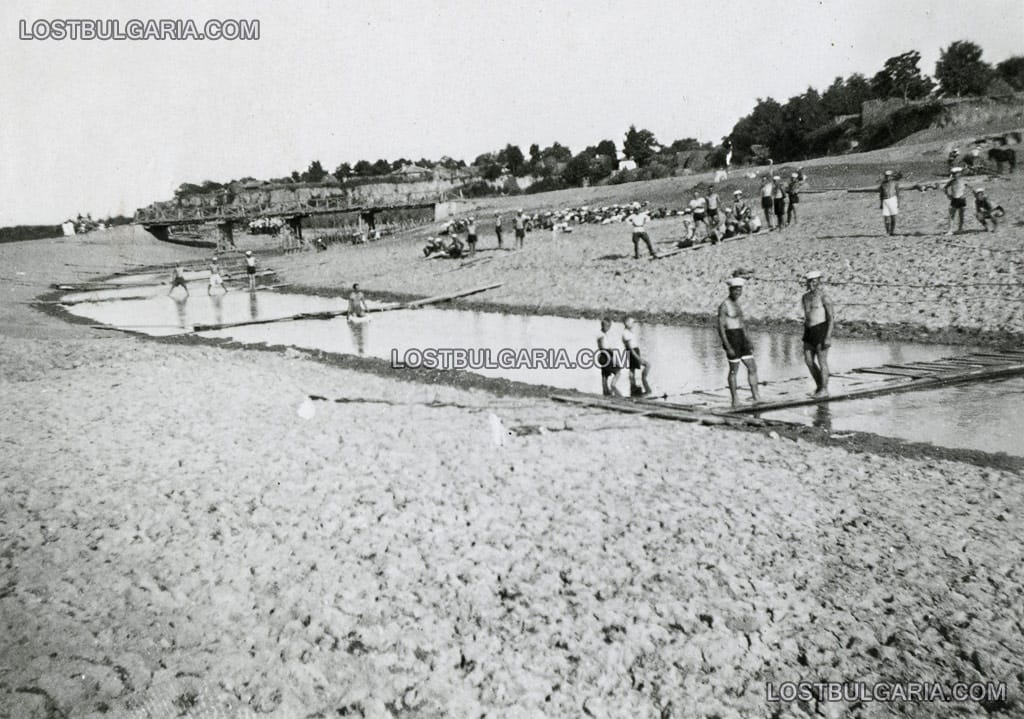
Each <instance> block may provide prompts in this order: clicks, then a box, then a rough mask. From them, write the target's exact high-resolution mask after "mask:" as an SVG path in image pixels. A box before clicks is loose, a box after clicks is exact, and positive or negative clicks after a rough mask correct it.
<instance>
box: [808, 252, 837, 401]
mask: <svg viewBox="0 0 1024 719" xmlns="http://www.w3.org/2000/svg"><path fill="white" fill-rule="evenodd" d="M804 279H806V280H807V292H805V293H804V296H803V298H801V302H802V303H803V306H804V362H806V363H807V369H809V370H810V371H811V377H812V378H813V379H814V384H815V390H814V395H813V396H814V397H828V377H829V370H828V348H829V345H831V344H832V326H833V324H834V323H835V315H834V314H833V312H832V303H831V302H830V301H829V299H828V297H826V296H825V292H824V291H823V290H822V289H821V273H820V272H818V271H817V270H814V271H811V272H808V273H807V274H806V275H804Z"/></svg>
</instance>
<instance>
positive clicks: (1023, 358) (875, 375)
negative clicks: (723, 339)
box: [674, 350, 1024, 415]
mask: <svg viewBox="0 0 1024 719" xmlns="http://www.w3.org/2000/svg"><path fill="white" fill-rule="evenodd" d="M1021 375H1024V350H1000V351H986V352H976V353H973V354H968V355H962V356H959V357H947V358H943V359H938V360H929V361H919V362H906V363H900V364H896V363H893V364H884V365H881V366H879V367H860V368H857V369H855V370H853V371H852V372H850V373H847V374H833V375H832V378H831V380H830V389H831V394H830V395H829V396H828V397H813V396H811V393H810V390H811V387H812V383H811V379H810V377H796V378H792V379H787V380H781V381H776V382H765V383H763V384H762V385H761V388H760V389H761V398H762V401H761V402H759V403H757V404H754V403H745V404H743V405H741V406H739V407H735V408H734V407H732V406H731V402H730V397H729V391H728V388H724V387H723V388H719V389H716V390H713V391H710V392H709V391H700V392H689V393H686V394H684V395H682V396H680V397H675V398H674V399H675V400H676V404H678V405H681V406H685V407H688V408H691V409H693V410H702V411H705V412H712V413H717V414H730V415H742V414H750V413H759V412H767V411H771V410H776V409H786V408H790V407H801V406H806V405H812V404H821V403H823V402H838V401H841V400H845V399H858V398H864V397H879V396H883V395H888V394H895V393H897V392H913V391H917V390H924V389H935V388H938V387H947V386H950V385H954V384H966V383H970V382H983V381H986V380H992V379H1001V378H1006V377H1015V376H1021ZM741 391H742V394H744V395H746V396H748V397H749V395H748V394H747V390H746V388H745V387H744V388H743V389H742V390H741Z"/></svg>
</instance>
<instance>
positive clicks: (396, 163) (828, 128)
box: [175, 40, 1024, 197]
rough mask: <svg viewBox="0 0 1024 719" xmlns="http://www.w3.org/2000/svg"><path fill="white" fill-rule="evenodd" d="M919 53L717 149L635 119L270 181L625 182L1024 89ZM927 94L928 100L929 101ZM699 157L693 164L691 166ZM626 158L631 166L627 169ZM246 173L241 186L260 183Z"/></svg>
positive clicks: (769, 106) (860, 140) (759, 105)
mask: <svg viewBox="0 0 1024 719" xmlns="http://www.w3.org/2000/svg"><path fill="white" fill-rule="evenodd" d="M920 61H921V54H920V53H919V52H917V51H916V50H909V51H907V52H904V53H901V54H899V55H895V56H893V57H890V58H889V59H888V60H886V61H885V63H884V64H883V66H882V68H881V69H880V70H879V71H878V72H876V73H875V74H874V75H872V76H871V77H867V76H865V75H862V74H860V73H854V74H852V75H850V76H849V77H845V78H844V77H837V78H835V80H834V81H833V82H832V84H831V85H829V86H828V87H827V88H826V89H825V90H824V91H822V92H819V91H818V90H817V89H815V88H813V87H808V88H807V90H806V91H805V92H803V93H801V94H799V95H795V96H793V97H791V98H789V99H788V100H787V101H786V102H785V103H780V102H778V101H777V100H775V99H773V98H771V97H766V98H763V99H762V98H758V99H757V102H756V104H755V105H754V108H753V109H752V110H751V112H750V113H749V114H748V115H746V116H744V117H742V118H740V120H738V121H737V122H736V124H735V125H734V126H733V128H732V130H731V132H730V133H729V135H728V136H727V137H725V138H723V143H722V144H720V145H717V146H714V145H712V144H711V143H709V142H700V141H698V140H696V139H694V138H683V139H680V140H675V141H673V142H671V143H668V144H662V143H661V142H659V141H658V139H657V138H656V137H655V135H654V133H653V132H651V131H650V130H647V129H643V128H640V129H638V128H637V127H636V126H635V125H631V126H630V127H629V129H628V130H627V131H626V133H625V136H624V138H623V140H622V141H621V147H622V151H621V153H620V152H619V151H618V150H617V146H616V143H615V142H614V141H613V140H610V139H605V140H601V141H600V142H598V143H597V144H596V145H590V146H588V147H586V148H584V149H583V150H581V151H580V152H578V153H575V154H573V153H572V151H571V150H570V149H569V148H568V147H566V146H565V145H562V144H560V143H558V142H554V143H552V144H551V145H549V146H548V147H545V148H541V147H540V146H539V145H538V144H532V145H530V147H529V150H528V152H527V153H525V154H524V153H523V151H522V149H520V147H519V146H518V145H513V144H507V145H505V147H504V148H501V149H499V150H495V151H493V152H486V153H483V154H481V155H479V156H477V157H476V159H474V160H473V162H472V163H470V165H469V166H468V167H467V165H466V163H465V162H464V161H462V160H455V159H452V158H451V157H442V158H441V159H440V160H437V161H431V160H428V159H427V158H421V159H419V160H417V161H415V162H413V161H412V160H409V159H406V158H399V159H397V160H393V161H389V160H386V159H383V158H382V159H378V160H376V161H374V162H370V161H369V160H359V161H358V162H356V163H354V164H350V163H348V162H343V163H341V164H340V165H338V167H337V168H335V170H334V171H333V172H328V171H327V170H326V169H325V168H324V167H323V165H322V164H321V162H320V161H319V160H314V161H313V162H311V163H310V165H309V167H307V168H306V170H305V171H301V172H300V171H298V170H295V171H293V172H292V173H291V174H290V175H288V176H285V177H280V178H274V179H272V180H269V182H271V183H275V184H278V183H322V182H325V181H328V182H334V181H337V182H341V183H345V182H351V181H353V180H356V179H366V178H376V177H384V176H387V175H391V174H393V173H395V172H397V171H399V170H401V169H402V168H404V167H406V166H407V165H415V166H417V167H420V168H423V169H424V170H437V169H438V168H440V169H446V170H462V169H471V170H472V171H473V174H475V175H476V176H477V177H478V180H477V181H476V182H474V183H471V184H470V185H469V186H468V187H467V188H465V191H466V192H467V193H468V194H470V195H471V196H473V195H487V194H494V193H496V192H505V193H515V192H518V191H519V186H520V183H518V182H514V181H510V180H512V179H515V178H520V179H521V178H526V177H529V179H530V183H522V184H528V188H527V190H526V191H527V192H545V191H548V190H557V189H562V188H566V187H580V186H583V185H588V184H598V183H621V182H632V181H635V180H651V179H658V178H662V177H671V176H673V175H678V174H682V173H684V172H687V171H688V170H691V169H692V170H700V169H704V168H705V167H723V166H724V165H725V162H726V155H727V152H728V150H727V145H726V143H729V144H728V147H729V148H731V149H732V150H733V153H734V156H733V159H734V161H735V162H736V163H737V164H739V163H746V162H759V163H760V162H764V161H766V160H768V159H769V158H771V159H773V160H774V161H776V162H789V161H795V160H802V159H806V158H809V157H817V156H822V155H830V154H839V153H843V152H848V151H850V150H852V149H854V148H859V149H861V150H868V149H875V148H877V147H883V146H885V145H888V144H891V143H893V142H896V141H898V140H900V139H902V138H903V137H906V136H908V135H910V134H912V133H914V132H917V131H918V130H921V129H924V128H926V127H928V126H929V125H930V124H931V123H932V122H933V121H934V120H935V119H936V117H937V116H938V114H939V113H941V112H942V105H941V104H940V100H942V99H945V98H950V97H970V96H981V95H989V96H999V95H1006V94H1009V93H1012V92H1018V91H1024V56H1015V57H1011V58H1009V59H1007V60H1004V61H1003V62H1000V63H998V64H997V65H995V66H992V65H990V64H989V63H986V62H985V61H984V60H983V59H982V49H981V47H980V46H978V45H977V44H975V43H973V42H971V41H969V40H958V41H956V42H954V43H952V44H951V45H950V46H949V47H947V48H944V49H943V50H941V52H940V56H939V60H938V62H937V63H936V65H935V72H934V77H930V76H928V75H926V74H924V73H923V72H922V71H921V68H920V66H919V65H920ZM890 99H898V100H902V101H925V102H917V103H914V104H909V105H907V106H906V107H903V108H900V109H898V110H896V111H895V112H893V113H891V114H890V115H889V116H887V117H886V119H885V120H884V121H883V122H880V123H875V124H872V123H865V122H864V121H863V119H862V116H861V107H862V105H863V104H864V103H865V102H869V101H871V100H890ZM929 100H930V102H929ZM694 153H699V157H698V159H697V162H696V164H691V162H692V158H693V155H694ZM620 158H624V159H626V160H629V161H631V162H629V163H626V164H625V165H623V164H622V163H621V162H620ZM253 181H256V180H255V178H252V177H245V178H242V179H241V180H238V181H236V182H242V183H245V182H253ZM231 184H232V183H230V182H228V183H217V182H212V181H209V180H207V181H206V182H203V183H201V184H199V185H195V184H191V183H184V184H182V185H181V186H180V187H179V188H178V190H177V191H176V192H175V196H176V197H180V196H182V195H190V194H195V193H207V192H211V191H216V190H222V189H227V188H228V187H229V186H230V185H231Z"/></svg>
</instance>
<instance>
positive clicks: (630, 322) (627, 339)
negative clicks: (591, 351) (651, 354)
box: [622, 317, 651, 396]
mask: <svg viewBox="0 0 1024 719" xmlns="http://www.w3.org/2000/svg"><path fill="white" fill-rule="evenodd" d="M623 325H624V326H625V328H626V329H625V330H623V332H622V346H623V347H625V348H626V351H627V352H628V353H629V394H630V396H632V395H640V396H646V395H649V394H650V393H651V385H650V384H649V383H648V382H647V375H648V374H649V373H650V371H651V363H650V362H648V361H647V360H645V359H644V358H643V357H641V356H640V345H639V344H637V340H636V333H634V332H633V327H635V326H636V320H635V319H633V318H632V317H627V318H626V321H625V322H624V323H623ZM638 371H639V372H640V380H639V381H637V372H638Z"/></svg>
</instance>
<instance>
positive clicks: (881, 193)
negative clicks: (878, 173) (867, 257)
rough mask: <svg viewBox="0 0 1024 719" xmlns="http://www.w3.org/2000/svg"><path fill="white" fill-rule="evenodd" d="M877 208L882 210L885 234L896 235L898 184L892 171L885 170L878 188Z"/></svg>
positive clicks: (898, 211)
mask: <svg viewBox="0 0 1024 719" xmlns="http://www.w3.org/2000/svg"><path fill="white" fill-rule="evenodd" d="M878 206H879V208H881V210H882V221H883V222H885V232H886V234H888V235H895V234H896V217H897V216H898V215H899V214H900V182H899V180H897V179H896V175H895V174H894V173H893V171H892V170H886V171H885V176H884V177H883V178H882V184H881V185H879V186H878Z"/></svg>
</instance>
